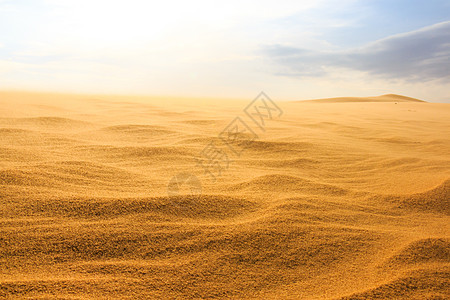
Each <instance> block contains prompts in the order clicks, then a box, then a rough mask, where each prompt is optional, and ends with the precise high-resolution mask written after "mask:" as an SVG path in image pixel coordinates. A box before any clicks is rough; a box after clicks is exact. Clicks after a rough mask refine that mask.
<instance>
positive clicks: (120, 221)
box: [0, 92, 450, 299]
mask: <svg viewBox="0 0 450 300" xmlns="http://www.w3.org/2000/svg"><path fill="white" fill-rule="evenodd" d="M273 100H274V101H275V103H276V105H277V106H278V108H279V109H280V110H282V112H283V114H282V115H280V114H279V113H278V111H276V110H272V111H271V112H273V114H272V115H271V117H272V118H271V119H270V118H269V117H267V118H266V119H265V120H264V121H265V123H264V126H262V127H258V126H257V124H256V123H255V122H254V121H253V120H251V118H250V117H249V115H247V114H246V113H245V111H244V109H245V108H246V107H247V106H248V105H249V104H250V102H251V101H252V99H249V100H248V101H247V100H242V101H237V100H233V101H224V100H221V101H219V100H217V101H210V100H207V99H205V100H195V99H183V100H177V99H167V98H145V97H125V96H122V97H118V96H92V97H90V96H82V95H57V94H30V93H21V92H14V93H13V92H2V93H0V201H1V205H0V230H1V235H0V264H1V267H0V297H4V298H10V299H27V298H30V299H40V298H42V299H92V298H99V299H114V298H117V299H122V298H128V299H143V298H150V299H151V298H162V299H192V298H194V299H203V298H227V299H228V298H235V299H448V298H449V297H450V268H449V266H450V264H449V263H450V217H449V214H450V203H449V202H450V154H449V153H450V105H449V104H437V103H426V102H419V101H414V99H410V98H406V97H402V96H397V95H385V96H382V97H372V98H337V99H325V100H319V101H308V102H280V101H276V99H273ZM266 108H267V107H266ZM266 108H264V107H261V106H260V112H261V113H262V114H264V115H265V116H268V115H269V111H268V110H267V109H266ZM250 116H251V114H250ZM253 116H255V115H253ZM237 117H239V119H237V120H238V121H241V124H240V125H241V127H242V126H245V125H246V126H248V128H247V131H246V133H245V134H246V135H244V134H243V135H242V136H245V138H246V139H242V141H243V142H242V141H241V142H240V140H236V141H235V143H234V144H233V143H231V144H228V143H227V142H226V141H229V140H227V138H228V137H229V132H230V131H229V130H228V129H230V128H231V129H233V128H234V127H233V126H234V125H236V118H237ZM261 118H262V117H261ZM255 120H256V121H258V120H259V121H261V120H260V119H258V118H257V117H255ZM233 122H234V123H233ZM230 124H231V127H230ZM242 124H245V125H242ZM224 136H225V137H226V138H225V139H224V138H223V137H224ZM221 137H222V138H221ZM236 149H238V150H239V153H238V154H236V153H235V152H233V151H234V150H236ZM212 158H214V160H213V159H212ZM219 171H220V172H219ZM180 174H181V175H180ZM168 185H169V187H168ZM200 185H201V187H200ZM200 188H201V192H200Z"/></svg>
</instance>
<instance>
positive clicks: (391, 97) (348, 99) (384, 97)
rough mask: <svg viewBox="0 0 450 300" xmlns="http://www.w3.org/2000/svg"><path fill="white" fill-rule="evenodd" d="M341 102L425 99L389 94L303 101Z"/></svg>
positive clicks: (416, 100) (415, 100) (413, 100)
mask: <svg viewBox="0 0 450 300" xmlns="http://www.w3.org/2000/svg"><path fill="white" fill-rule="evenodd" d="M312 101H313V102H317V103H339V102H425V101H423V100H419V99H415V98H411V97H406V96H402V95H395V94H387V95H382V96H378V97H364V98H363V97H339V98H327V99H316V100H304V101H303V102H312Z"/></svg>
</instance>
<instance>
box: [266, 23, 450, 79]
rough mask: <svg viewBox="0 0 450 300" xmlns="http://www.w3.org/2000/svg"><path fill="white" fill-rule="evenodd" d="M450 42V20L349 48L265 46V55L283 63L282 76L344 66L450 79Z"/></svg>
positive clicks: (323, 72)
mask: <svg viewBox="0 0 450 300" xmlns="http://www.w3.org/2000/svg"><path fill="white" fill-rule="evenodd" d="M449 41H450V21H449V22H443V23H439V24H435V25H433V26H429V27H425V28H422V29H420V30H416V31H413V32H409V33H406V34H399V35H395V36H391V37H388V38H385V39H382V40H379V41H376V42H373V43H370V44H368V45H366V46H364V47H362V48H358V49H351V50H347V51H329V52H320V51H312V50H304V49H297V48H293V47H287V46H281V45H275V46H271V47H268V48H266V54H267V55H268V56H269V57H270V58H272V59H273V60H274V61H276V62H277V63H279V64H280V65H282V66H284V73H283V75H291V76H324V75H326V74H327V73H328V71H329V70H330V69H334V68H343V69H350V70H356V71H362V72H367V73H368V74H372V75H376V76H379V77H382V78H394V79H406V80H410V81H417V80H420V81H423V80H425V81H426V80H434V79H442V80H447V81H448V80H450V42H449ZM282 72H283V71H282Z"/></svg>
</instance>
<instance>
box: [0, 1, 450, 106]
mask: <svg viewBox="0 0 450 300" xmlns="http://www.w3.org/2000/svg"><path fill="white" fill-rule="evenodd" d="M449 33H450V1H443V0H430V1H417V0H412V1H411V0H410V1H405V0H400V1H395V0H393V1H387V0H381V1H375V0H362V1H355V0H341V1H336V0H315V1H314V0H310V1H298V0H297V1H292V0H279V1H271V0H261V1H248V0H240V1H235V0H230V1H227V2H223V1H221V2H215V1H205V0H193V1H189V2H188V1H179V0H167V1H143V0H142V1H141V0H129V1H114V0H112V1H106V0H97V1H95V0H91V1H87V0H78V1H75V0H67V1H56V0H36V1H31V0H25V1H20V0H16V1H10V0H0V89H29V90H44V91H68V92H85V93H126V94H129V93H131V94H150V95H172V96H198V97H232V98H252V97H253V96H254V95H255V94H257V93H258V92H259V91H261V90H264V91H266V92H267V93H268V94H270V95H271V96H272V97H273V98H278V99H286V100H296V99H310V98H321V97H333V96H369V95H378V94H385V93H398V94H404V95H408V96H412V97H417V98H422V99H426V100H431V101H439V102H450V94H449V82H450V71H449V70H450V35H449Z"/></svg>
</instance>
